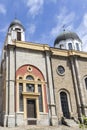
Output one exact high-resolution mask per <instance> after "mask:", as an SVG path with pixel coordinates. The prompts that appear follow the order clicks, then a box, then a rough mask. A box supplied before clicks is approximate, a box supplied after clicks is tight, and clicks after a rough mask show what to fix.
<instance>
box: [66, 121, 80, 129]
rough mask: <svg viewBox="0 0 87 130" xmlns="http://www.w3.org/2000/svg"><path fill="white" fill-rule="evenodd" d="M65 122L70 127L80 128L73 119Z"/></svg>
mask: <svg viewBox="0 0 87 130" xmlns="http://www.w3.org/2000/svg"><path fill="white" fill-rule="evenodd" d="M65 122H66V124H67V125H68V126H71V127H74V126H77V127H78V126H79V124H77V123H76V122H75V121H74V120H73V119H65Z"/></svg>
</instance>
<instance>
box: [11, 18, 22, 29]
mask: <svg viewBox="0 0 87 130" xmlns="http://www.w3.org/2000/svg"><path fill="white" fill-rule="evenodd" d="M14 25H19V26H21V27H22V28H23V29H24V26H23V25H22V24H21V22H20V21H19V20H18V19H14V20H13V21H12V22H11V24H10V26H9V28H11V27H12V26H14Z"/></svg>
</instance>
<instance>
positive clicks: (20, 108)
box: [19, 83, 23, 111]
mask: <svg viewBox="0 0 87 130" xmlns="http://www.w3.org/2000/svg"><path fill="white" fill-rule="evenodd" d="M22 92H23V83H19V111H23V95H22Z"/></svg>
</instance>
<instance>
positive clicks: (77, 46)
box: [76, 43, 80, 51]
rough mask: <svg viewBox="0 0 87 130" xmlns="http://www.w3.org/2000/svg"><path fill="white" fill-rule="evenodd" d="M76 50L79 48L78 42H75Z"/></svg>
mask: <svg viewBox="0 0 87 130" xmlns="http://www.w3.org/2000/svg"><path fill="white" fill-rule="evenodd" d="M76 50H77V51H79V50H80V49H79V44H78V43H76Z"/></svg>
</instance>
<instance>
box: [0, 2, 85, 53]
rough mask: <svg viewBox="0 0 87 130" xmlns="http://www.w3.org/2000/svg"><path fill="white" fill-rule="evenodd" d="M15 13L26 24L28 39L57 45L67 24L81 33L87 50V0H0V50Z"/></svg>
mask: <svg viewBox="0 0 87 130" xmlns="http://www.w3.org/2000/svg"><path fill="white" fill-rule="evenodd" d="M15 17H16V18H17V19H18V20H20V21H21V23H22V25H23V26H24V27H25V34H26V41H29V42H34V43H42V44H48V45H49V46H51V47H53V46H54V41H55V39H56V37H57V36H58V35H59V34H60V33H61V32H62V31H63V29H64V28H65V30H67V31H72V32H75V33H77V34H78V36H79V37H80V39H81V40H82V42H83V44H82V46H83V51H86V52H87V0H0V51H1V49H2V47H3V44H4V41H5V37H6V33H7V30H8V27H9V25H10V23H11V22H12V21H13V20H14V19H15ZM63 26H64V28H63Z"/></svg>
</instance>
